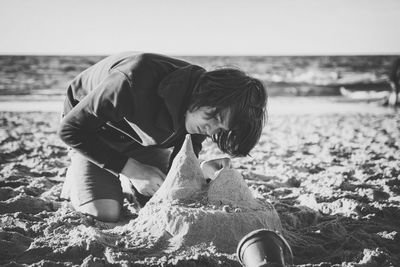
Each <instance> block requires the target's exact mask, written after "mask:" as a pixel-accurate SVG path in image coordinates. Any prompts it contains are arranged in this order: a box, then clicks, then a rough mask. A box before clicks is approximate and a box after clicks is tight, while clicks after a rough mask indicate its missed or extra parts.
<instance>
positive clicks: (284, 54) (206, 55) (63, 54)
mask: <svg viewBox="0 0 400 267" xmlns="http://www.w3.org/2000/svg"><path fill="white" fill-rule="evenodd" d="M126 51H129V50H126ZM126 51H120V52H126ZM132 52H138V53H154V54H163V55H168V56H177V57H179V56H181V57H285V56H288V57H296V56H298V57H306V56H309V57H317V56H400V52H395V53H392V52H382V53H373V52H370V53H315V54H312V53H281V54H279V53H275V54H272V53H271V54H267V53H259V54H254V53H248V54H244V53H243V54H217V53H209V54H199V53H197V54H196V53H163V52H154V51H132ZM117 53H119V52H111V53H59V54H56V53H29V52H18V53H8V52H0V56H77V57H79V56H95V57H97V56H109V55H113V54H117Z"/></svg>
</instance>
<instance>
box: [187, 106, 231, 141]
mask: <svg viewBox="0 0 400 267" xmlns="http://www.w3.org/2000/svg"><path fill="white" fill-rule="evenodd" d="M214 111H215V108H213V107H200V108H198V109H196V110H193V111H187V112H186V116H185V127H186V131H187V132H188V133H190V134H202V135H207V136H212V135H213V134H215V133H217V132H219V131H221V130H225V131H228V130H229V118H230V111H229V110H228V109H227V110H224V111H222V112H220V113H217V114H216V116H215V117H211V118H210V115H209V114H212V113H213V112H214Z"/></svg>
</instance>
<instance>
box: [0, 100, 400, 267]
mask: <svg viewBox="0 0 400 267" xmlns="http://www.w3.org/2000/svg"><path fill="white" fill-rule="evenodd" d="M282 104H284V103H282ZM354 105H355V108H354V107H353V109H352V112H347V113H346V112H340V113H337V114H336V113H335V114H333V113H322V114H314V115H313V114H309V115H304V114H303V115H298V114H282V115H274V116H270V117H269V120H268V125H267V127H266V128H265V130H264V132H263V135H262V138H261V140H260V143H259V144H258V145H257V147H256V148H255V149H254V151H253V152H252V153H251V156H250V157H245V158H237V159H233V162H232V164H233V169H234V170H237V171H238V174H237V173H235V174H230V173H229V172H225V171H224V172H225V174H224V175H222V176H221V175H220V176H219V178H221V177H222V178H221V179H219V178H217V179H216V180H215V181H213V182H212V183H210V184H208V185H207V186H208V187H207V186H205V191H204V192H205V193H204V194H205V195H206V196H207V197H206V198H204V196H205V195H198V196H196V197H195V199H196V201H190V200H189V201H188V200H187V199H185V197H183V199H181V200H175V198H176V197H177V196H182V195H183V196H185V194H184V193H183V192H180V191H179V190H177V191H174V196H173V197H172V195H171V192H164V194H165V195H164V194H161V193H162V192H161V191H160V196H159V197H160V198H158V200H157V198H156V199H154V202H153V203H152V204H150V205H149V206H148V207H146V208H144V209H142V210H141V211H139V210H138V207H137V206H136V205H135V204H134V203H128V202H127V201H126V202H125V203H124V209H123V215H122V218H121V221H120V222H119V223H115V224H112V223H102V222H99V221H96V220H93V219H92V218H90V217H87V216H84V215H81V214H79V213H76V212H74V211H73V210H72V209H71V207H70V206H69V204H68V203H67V202H64V201H61V200H60V199H59V193H60V191H61V186H62V182H63V180H64V177H65V172H66V168H67V166H68V164H69V157H68V149H67V148H66V146H65V145H64V144H62V142H61V141H60V140H59V139H58V137H57V136H56V129H57V126H58V122H59V114H58V113H55V112H54V113H53V112H29V113H28V112H22V113H19V112H1V113H0V265H7V264H10V263H11V265H12V266H27V265H33V266H73V265H82V266H110V265H109V264H112V263H115V264H118V265H123V266H124V265H125V266H128V265H129V266H240V265H239V263H238V262H237V259H236V257H235V255H234V254H232V253H230V252H229V248H228V247H227V248H223V244H219V243H218V242H220V241H218V240H221V239H218V238H220V237H219V236H223V235H226V236H228V238H237V237H234V235H235V233H237V232H240V229H236V228H240V225H241V224H242V221H241V220H242V219H240V218H243V216H242V214H247V213H248V214H255V213H254V210H252V208H249V206H250V207H254V206H253V204H251V205H249V204H248V203H249V196H250V195H249V194H248V191H247V193H246V192H244V193H243V194H240V196H241V197H240V198H238V196H237V195H225V196H224V195H221V194H219V193H218V192H221V187H226V189H224V190H228V191H229V190H233V189H232V188H229V183H228V184H227V183H226V180H225V179H229V178H226V177H228V176H231V177H236V176H237V175H238V177H240V176H242V177H243V178H244V182H245V183H246V184H247V185H248V187H249V188H250V192H251V196H252V198H250V199H252V200H254V201H255V202H254V203H257V205H261V208H262V209H263V210H264V211H268V210H269V209H270V207H274V208H275V210H276V212H277V214H278V215H279V218H280V221H281V224H282V228H283V234H284V236H285V237H286V238H287V239H288V241H289V243H290V244H291V246H292V249H293V253H294V263H295V266H400V256H399V255H400V223H399V222H400V128H399V125H400V115H399V114H398V113H397V112H382V113H373V112H370V111H368V112H367V111H365V110H363V109H360V110H359V111H358V112H354V111H355V110H356V105H357V103H355V104H354ZM307 108H310V107H307ZM219 156H223V155H222V154H221V153H220V152H218V150H217V148H216V147H215V146H214V145H213V144H211V143H206V144H205V145H204V151H203V152H202V154H201V156H200V157H201V159H211V158H216V157H219ZM190 171H193V172H194V174H195V173H196V172H197V171H196V170H194V169H190ZM232 179H233V180H234V181H236V182H237V183H238V184H240V183H241V182H240V181H241V180H240V179H239V180H238V179H236V178H232ZM198 181H201V180H200V179H199V180H198ZM191 182H193V181H191ZM195 182H196V180H195ZM172 184H174V183H171V186H172ZM195 184H197V182H196V183H195ZM197 185H198V186H199V188H203V186H204V184H202V182H200V183H198V184H197ZM232 186H233V185H232ZM182 187H184V186H183V185H182ZM235 187H236V186H235ZM241 188H242V187H241ZM161 195H163V196H161ZM254 196H256V198H255V199H254V198H253V197H254ZM156 200H157V201H156ZM250 202H252V201H250ZM270 202H271V204H268V203H270ZM211 203H214V204H211ZM232 203H236V204H232ZM237 203H241V204H237ZM244 203H247V204H246V205H245V204H244ZM260 203H261V204H260ZM235 205H237V207H235ZM235 210H236V211H235ZM257 210H258V207H257V208H256V211H257ZM252 212H253V213H252ZM154 214H157V216H152V215H154ZM224 216H225V217H224ZM245 216H247V215H245ZM247 217H248V220H247V221H246V222H248V223H249V222H250V223H253V221H257V220H258V221H260V224H265V223H267V222H262V219H260V218H259V217H257V216H254V217H250V216H247ZM141 218H150V220H148V221H146V220H144V219H141ZM174 218H175V223H172V222H173V221H174ZM227 218H229V220H227ZM184 220H186V221H184ZM227 221H229V222H227ZM166 222H168V223H166ZM254 224H255V222H254ZM166 225H168V227H169V228H168V231H165V226H166ZM222 225H224V227H222ZM191 227H192V228H193V227H195V228H196V229H194V228H193V229H191ZM202 227H203V228H204V229H203V228H202ZM135 229H136V230H135ZM140 229H141V230H140ZM149 233H150V234H149ZM196 233H203V235H204V236H200V235H196ZM204 233H205V234H204ZM213 233H218V235H217V236H211V235H212V234H213ZM213 238H214V239H213ZM209 240H214V241H215V242H214V243H213V244H210V243H209V242H208V241H209ZM224 249H225V251H224ZM11 265H10V266H11Z"/></svg>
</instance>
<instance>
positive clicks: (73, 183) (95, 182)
mask: <svg viewBox="0 0 400 267" xmlns="http://www.w3.org/2000/svg"><path fill="white" fill-rule="evenodd" d="M61 198H64V199H70V200H71V203H72V205H73V207H74V208H75V209H76V210H77V211H80V212H82V213H85V214H89V215H92V216H94V217H95V218H97V219H99V220H102V221H117V220H118V219H119V215H120V210H121V207H122V203H123V194H122V188H121V184H120V181H119V179H118V177H116V176H114V175H113V174H111V173H109V172H108V171H106V170H104V169H102V168H100V167H98V166H97V165H95V164H93V163H92V162H90V161H89V160H87V159H86V158H85V157H84V156H82V155H81V154H79V153H78V152H73V154H72V156H71V165H70V167H69V168H68V171H67V175H66V179H65V182H64V188H63V191H62V193H61Z"/></svg>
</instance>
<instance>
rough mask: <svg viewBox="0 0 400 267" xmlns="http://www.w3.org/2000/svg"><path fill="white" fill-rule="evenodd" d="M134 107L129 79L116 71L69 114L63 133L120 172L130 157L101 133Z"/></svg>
mask: <svg viewBox="0 0 400 267" xmlns="http://www.w3.org/2000/svg"><path fill="white" fill-rule="evenodd" d="M133 109H134V99H133V95H132V91H131V89H130V84H129V81H128V80H127V78H126V77H125V75H124V74H123V73H121V72H119V71H114V72H113V73H111V74H110V75H109V76H108V77H107V78H106V79H105V80H104V81H103V82H102V83H101V84H100V85H99V86H98V87H97V88H96V89H95V90H93V91H92V92H90V93H89V94H88V95H87V96H86V97H84V98H83V99H82V100H81V101H80V102H79V103H78V104H77V105H76V106H75V107H74V108H73V109H72V110H71V111H70V112H69V113H68V114H66V116H65V117H64V118H63V120H62V121H61V125H60V127H59V132H58V133H59V136H60V137H61V139H62V140H63V141H64V142H65V143H66V144H67V145H69V146H70V147H72V148H74V149H75V150H77V151H78V152H80V153H81V154H83V155H84V156H85V157H87V158H88V159H89V160H90V161H92V162H93V163H95V164H96V165H98V166H100V167H101V168H104V169H107V170H108V171H110V172H111V173H113V174H115V175H118V173H120V172H121V170H122V169H123V167H124V166H125V164H126V162H127V160H128V157H127V156H125V155H123V154H122V153H119V152H118V151H116V150H114V149H112V148H111V147H109V146H107V145H106V144H104V142H102V140H101V139H100V137H99V136H98V133H99V131H101V128H102V127H103V126H104V125H105V124H106V122H108V121H119V120H121V119H123V117H124V116H126V114H131V113H132V112H133Z"/></svg>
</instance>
